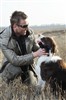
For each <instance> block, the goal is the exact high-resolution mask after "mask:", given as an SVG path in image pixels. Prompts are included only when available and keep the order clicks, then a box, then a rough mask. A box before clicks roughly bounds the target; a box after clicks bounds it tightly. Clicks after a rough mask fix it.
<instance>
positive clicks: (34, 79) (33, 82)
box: [29, 71, 38, 86]
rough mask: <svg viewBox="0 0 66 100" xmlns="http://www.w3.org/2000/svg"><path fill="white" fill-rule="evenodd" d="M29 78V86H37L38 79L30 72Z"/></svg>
mask: <svg viewBox="0 0 66 100" xmlns="http://www.w3.org/2000/svg"><path fill="white" fill-rule="evenodd" d="M29 77H30V84H32V85H34V86H35V85H37V82H38V78H37V76H36V75H35V74H34V73H33V72H32V71H29Z"/></svg>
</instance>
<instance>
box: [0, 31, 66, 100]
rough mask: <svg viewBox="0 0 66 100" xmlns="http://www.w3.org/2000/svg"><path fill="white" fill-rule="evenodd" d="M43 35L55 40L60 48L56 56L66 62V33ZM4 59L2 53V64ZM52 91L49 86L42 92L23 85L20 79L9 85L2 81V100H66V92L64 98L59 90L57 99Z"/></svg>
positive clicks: (46, 33)
mask: <svg viewBox="0 0 66 100" xmlns="http://www.w3.org/2000/svg"><path fill="white" fill-rule="evenodd" d="M37 33H38V32H37ZM42 34H43V35H45V36H50V37H53V38H54V40H55V41H56V44H57V46H58V53H56V54H57V55H59V56H60V57H62V58H63V59H64V61H66V31H65V30H63V31H62V30H60V31H50V32H43V31H42ZM2 58H3V54H2V52H0V63H1V62H2ZM51 91H52V90H51V89H50V87H49V85H47V86H46V87H45V88H44V90H43V91H42V92H41V91H40V88H39V87H38V88H37V87H32V86H26V85H23V84H22V83H21V79H20V77H19V78H18V79H15V80H14V81H13V83H10V84H9V85H7V84H6V83H4V82H2V81H1V79H0V100H66V92H64V95H63V96H62V94H61V90H60V89H59V93H57V96H56V97H55V96H54V95H53V94H52V92H51Z"/></svg>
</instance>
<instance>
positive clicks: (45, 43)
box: [37, 35, 57, 54]
mask: <svg viewBox="0 0 66 100" xmlns="http://www.w3.org/2000/svg"><path fill="white" fill-rule="evenodd" d="M37 41H38V44H39V46H40V48H44V49H45V50H46V52H47V53H49V51H50V50H51V53H53V54H54V53H55V52H56V50H57V48H56V43H55V41H54V40H53V39H52V38H50V37H46V36H43V35H39V38H38V40H37Z"/></svg>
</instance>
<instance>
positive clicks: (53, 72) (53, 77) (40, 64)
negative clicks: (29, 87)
mask: <svg viewBox="0 0 66 100" xmlns="http://www.w3.org/2000/svg"><path fill="white" fill-rule="evenodd" d="M39 38H40V41H38V44H39V46H40V47H41V48H45V49H46V52H48V55H43V56H41V57H39V58H38V61H37V64H36V66H35V68H36V73H37V75H38V85H40V86H42V87H43V86H44V84H45V82H47V81H49V83H50V86H51V87H52V88H53V90H56V82H57V84H58V85H59V87H62V90H65V89H66V63H65V62H64V61H63V59H62V58H61V57H59V56H55V55H54V53H55V51H56V44H55V41H54V40H53V39H51V38H50V37H44V36H41V35H40V36H39Z"/></svg>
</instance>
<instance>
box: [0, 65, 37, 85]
mask: <svg viewBox="0 0 66 100" xmlns="http://www.w3.org/2000/svg"><path fill="white" fill-rule="evenodd" d="M18 76H21V79H22V82H23V83H28V84H31V85H36V84H37V75H36V74H35V73H34V71H32V70H31V69H29V70H28V71H26V72H25V73H24V72H23V71H22V68H21V67H17V66H14V65H12V64H11V63H8V64H7V65H6V67H5V68H4V70H3V72H2V73H1V77H2V79H3V80H4V81H5V82H6V83H9V82H10V81H12V80H14V79H15V78H17V77H18Z"/></svg>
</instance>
